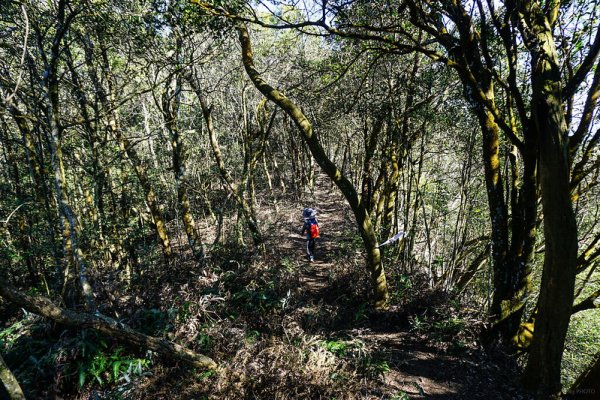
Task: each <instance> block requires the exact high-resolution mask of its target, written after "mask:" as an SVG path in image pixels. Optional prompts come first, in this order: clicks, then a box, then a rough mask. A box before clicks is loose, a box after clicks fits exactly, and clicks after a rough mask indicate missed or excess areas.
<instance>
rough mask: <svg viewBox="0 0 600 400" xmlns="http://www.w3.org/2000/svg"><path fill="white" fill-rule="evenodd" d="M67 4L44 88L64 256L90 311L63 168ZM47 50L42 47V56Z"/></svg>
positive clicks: (76, 225) (61, 7) (60, 8)
mask: <svg viewBox="0 0 600 400" xmlns="http://www.w3.org/2000/svg"><path fill="white" fill-rule="evenodd" d="M66 8H67V7H66V1H60V2H59V3H58V11H57V16H56V20H57V21H56V32H55V34H54V38H53V40H52V46H51V48H50V57H49V61H48V64H47V66H46V70H45V71H44V88H45V90H46V93H45V95H46V97H47V113H48V120H49V123H50V126H49V131H50V132H49V135H48V136H49V137H48V141H49V143H50V151H51V160H52V163H51V164H52V170H53V173H54V188H55V191H56V193H55V194H56V201H57V204H58V211H59V215H60V221H61V225H62V229H63V244H64V249H65V256H66V257H68V258H69V259H70V260H72V261H73V263H74V264H75V265H76V266H77V267H78V269H79V271H78V272H79V283H80V285H81V292H82V295H83V298H84V300H85V304H86V307H87V309H88V310H89V311H94V310H95V304H94V297H93V291H92V286H91V285H90V283H89V281H88V279H87V265H86V263H85V261H84V259H83V252H82V250H81V248H80V247H79V245H78V239H79V237H80V231H81V227H80V225H79V222H78V221H77V218H76V216H75V214H74V213H73V211H72V208H71V206H70V205H69V199H68V197H67V193H66V191H65V190H66V188H65V184H66V181H65V170H64V165H63V157H62V147H61V138H62V134H63V128H62V126H61V122H60V113H59V106H60V99H59V87H58V83H59V81H58V78H59V71H58V65H59V59H60V53H61V49H60V44H61V42H62V40H63V38H64V36H65V35H66V33H67V30H68V29H69V26H70V22H71V21H72V18H73V17H74V13H71V14H69V15H66ZM43 51H44V49H43V48H42V47H41V46H40V52H43ZM66 265H67V267H66V269H65V282H64V286H63V293H62V294H63V295H64V289H65V288H66V283H67V280H68V275H69V274H68V269H67V268H68V265H69V262H67V264H66Z"/></svg>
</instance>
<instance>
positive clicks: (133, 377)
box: [0, 209, 518, 399]
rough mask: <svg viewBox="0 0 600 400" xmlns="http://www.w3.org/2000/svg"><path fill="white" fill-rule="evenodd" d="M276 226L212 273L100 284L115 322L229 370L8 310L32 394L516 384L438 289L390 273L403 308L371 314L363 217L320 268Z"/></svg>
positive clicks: (224, 395)
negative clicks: (257, 245) (255, 246)
mask: <svg viewBox="0 0 600 400" xmlns="http://www.w3.org/2000/svg"><path fill="white" fill-rule="evenodd" d="M291 212H292V211H291V209H290V210H288V211H286V213H291ZM278 219H280V216H273V217H271V220H272V221H277V220H278ZM332 226H333V224H332ZM269 229H270V231H271V232H272V235H271V236H270V237H269V238H268V239H267V245H266V251H265V252H264V253H262V254H261V253H258V252H253V251H251V250H247V249H246V250H245V249H243V248H241V247H239V246H236V245H234V244H233V243H231V244H229V245H227V246H221V247H217V248H214V249H213V250H212V251H211V252H210V256H209V257H208V258H207V259H206V260H205V261H204V262H203V263H199V262H197V261H195V260H194V259H193V258H191V257H190V258H183V257H182V258H179V259H177V260H176V261H175V262H173V263H171V264H169V265H165V264H164V263H163V262H162V261H160V260H159V259H158V260H156V261H155V262H153V263H148V264H147V265H145V266H144V267H143V269H140V271H137V273H136V274H134V276H133V277H132V279H131V280H126V279H123V276H122V274H119V273H114V271H97V274H96V275H95V276H94V287H95V288H96V293H97V298H96V300H97V303H98V304H99V305H101V311H102V312H103V313H104V314H107V315H111V316H114V317H116V318H118V319H119V320H120V321H121V322H123V323H125V324H128V325H129V326H131V327H133V328H135V329H137V330H139V331H141V332H144V333H147V334H150V335H154V336H159V337H166V338H168V339H170V340H173V341H175V342H177V343H180V344H183V345H185V346H187V347H189V348H192V349H194V350H195V351H198V352H201V353H204V354H206V355H209V356H210V357H212V358H213V359H215V360H217V362H218V363H219V368H218V369H217V370H216V371H200V370H190V369H188V368H187V367H185V366H184V365H173V364H168V363H165V362H163V361H159V360H158V359H157V357H155V355H154V354H152V353H151V352H147V351H146V350H145V349H130V348H124V347H122V345H121V344H120V343H116V342H114V341H112V340H111V339H110V338H109V337H105V336H102V335H100V334H98V333H96V332H94V331H90V330H83V331H75V330H72V329H65V328H64V327H61V326H58V325H55V324H53V323H50V322H48V321H45V320H43V319H41V318H39V317H37V316H34V315H31V314H26V313H24V312H23V311H20V310H11V309H9V308H8V305H6V304H3V309H2V314H3V315H4V316H6V320H7V321H8V322H7V323H6V324H5V325H4V326H3V330H2V331H0V341H1V342H0V346H1V347H2V349H3V353H5V354H6V356H5V359H6V361H7V363H8V364H9V366H10V367H11V368H12V369H13V371H14V373H15V375H16V376H17V378H18V379H19V381H20V382H21V384H22V386H23V388H24V390H25V392H26V395H27V396H28V398H40V399H42V398H54V397H62V398H73V399H97V398H103V399H104V398H105V399H149V398H156V399H187V398H189V399H203V398H206V399H241V398H262V399H297V398H305V399H318V398H327V399H333V398H336V399H352V398H361V399H363V398H372V399H379V398H385V399H406V398H421V397H427V396H433V395H437V396H440V398H461V397H462V396H465V395H467V393H471V395H472V396H473V397H474V398H477V397H478V396H477V393H479V394H480V395H481V396H488V395H490V393H495V392H496V391H497V390H500V388H503V386H505V385H506V384H507V382H508V384H509V385H510V386H511V387H513V386H514V382H512V381H511V379H512V376H513V373H514V372H515V370H514V365H512V364H510V363H507V361H506V360H505V359H502V360H495V362H496V363H494V362H493V360H491V359H490V358H489V357H488V356H487V355H486V354H485V353H484V352H483V351H482V350H481V348H480V346H479V344H478V331H479V329H480V328H481V326H480V324H479V323H478V322H477V321H480V320H481V315H480V312H476V311H474V310H472V309H469V308H468V307H464V306H463V305H462V304H461V303H460V300H457V299H452V298H451V297H450V296H449V295H447V294H445V293H443V292H441V291H434V290H430V289H428V288H427V285H426V284H425V279H420V278H419V277H418V276H409V275H406V274H404V273H402V271H397V270H395V269H394V265H390V266H389V268H388V273H389V276H390V277H391V278H390V281H391V282H390V284H391V286H390V287H391V292H392V307H391V308H390V310H389V311H385V312H375V311H373V310H372V309H371V307H370V298H369V296H370V291H369V283H368V281H367V277H366V274H365V273H364V267H363V265H362V257H361V256H360V254H359V253H360V251H359V249H360V244H359V242H358V240H357V239H356V238H355V236H356V235H355V233H354V232H353V231H352V226H351V223H350V221H346V222H345V223H342V224H341V225H338V226H337V230H336V232H335V233H334V232H330V233H325V234H324V237H323V239H322V243H321V244H322V246H321V247H322V250H321V260H320V261H318V262H317V263H315V264H309V263H306V262H305V261H304V259H303V256H302V240H301V239H300V238H294V237H293V235H292V236H290V235H289V232H290V231H292V232H293V229H294V226H293V223H291V224H288V225H286V224H280V226H279V228H277V226H276V224H275V222H273V226H271V227H269ZM286 232H287V233H286ZM325 232H327V231H325ZM286 234H287V235H288V236H287V237H288V239H287V240H283V238H284V237H286ZM289 237H291V239H290V238H289ZM342 238H344V239H342ZM306 277H313V278H314V277H316V281H315V280H314V279H313V281H312V283H307V281H306V279H305V278H306ZM315 282H316V283H317V284H316V285H315ZM498 362H499V363H500V364H498ZM503 363H504V364H503ZM509 364H510V365H509ZM498 365H502V367H499V366H498ZM407 371H408V372H407ZM499 371H500V372H501V373H499ZM423 377H425V378H423ZM488 380H493V381H494V382H495V383H494V384H491V385H490V384H489V382H488ZM502 390H503V391H505V392H506V393H509V394H510V396H512V395H513V394H515V393H518V389H510V390H506V389H505V388H503V389H502ZM473 393H476V394H473ZM498 393H500V392H498Z"/></svg>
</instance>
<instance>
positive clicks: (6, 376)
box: [0, 354, 25, 400]
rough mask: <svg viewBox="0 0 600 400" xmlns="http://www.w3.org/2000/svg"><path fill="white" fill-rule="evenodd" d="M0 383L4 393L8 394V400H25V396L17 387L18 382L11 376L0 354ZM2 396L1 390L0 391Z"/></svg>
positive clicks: (18, 386)
mask: <svg viewBox="0 0 600 400" xmlns="http://www.w3.org/2000/svg"><path fill="white" fill-rule="evenodd" d="M0 382H2V385H3V386H4V389H5V390H6V393H7V394H8V399H9V400H25V394H23V390H22V389H21V386H20V385H19V381H17V378H15V376H14V375H13V373H12V372H11V370H10V369H8V365H6V363H5V362H4V359H3V358H2V355H1V354H0ZM0 395H2V390H0Z"/></svg>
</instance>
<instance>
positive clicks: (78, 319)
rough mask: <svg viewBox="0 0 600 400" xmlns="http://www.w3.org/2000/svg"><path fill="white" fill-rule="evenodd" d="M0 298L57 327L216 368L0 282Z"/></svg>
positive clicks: (117, 325) (190, 353)
mask: <svg viewBox="0 0 600 400" xmlns="http://www.w3.org/2000/svg"><path fill="white" fill-rule="evenodd" d="M0 296H1V297H3V298H5V299H6V300H7V301H9V302H11V303H13V304H14V305H15V306H17V307H20V308H23V309H25V310H27V311H29V312H31V313H34V314H37V315H41V316H43V317H45V318H49V319H51V320H53V321H54V322H57V323H59V324H63V325H66V326H70V327H73V328H75V329H84V328H91V329H95V330H97V331H99V332H102V333H104V334H106V335H108V336H110V337H111V338H112V339H114V340H117V341H120V342H123V343H126V344H127V345H129V346H133V347H138V348H142V349H150V350H152V351H155V352H156V353H158V354H159V355H161V356H162V357H164V358H166V359H171V360H175V361H179V360H180V361H183V362H185V363H186V364H188V365H190V366H192V367H196V368H203V369H204V368H208V369H214V368H216V367H217V364H216V363H215V362H214V361H213V360H212V359H210V358H209V357H206V356H204V355H202V354H198V353H195V352H193V351H191V350H189V349H187V348H185V347H183V346H180V345H178V344H176V343H173V342H170V341H168V340H163V339H159V338H155V337H152V336H147V335H144V334H142V333H139V332H136V331H134V330H133V329H131V328H129V327H127V326H126V325H124V324H122V323H121V322H118V321H116V320H114V319H112V318H109V317H106V316H104V315H101V314H99V313H96V314H85V313H80V312H76V311H72V310H68V309H64V308H61V307H58V306H56V305H54V304H53V303H52V302H51V301H50V300H49V299H47V298H45V297H42V296H30V295H27V294H24V293H21V292H19V291H18V290H17V289H16V288H14V287H13V286H11V285H10V284H8V283H6V282H5V281H0Z"/></svg>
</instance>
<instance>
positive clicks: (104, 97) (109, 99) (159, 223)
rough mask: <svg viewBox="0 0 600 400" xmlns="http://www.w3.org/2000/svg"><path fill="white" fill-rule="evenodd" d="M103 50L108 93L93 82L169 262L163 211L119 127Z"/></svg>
mask: <svg viewBox="0 0 600 400" xmlns="http://www.w3.org/2000/svg"><path fill="white" fill-rule="evenodd" d="M101 49H102V54H101V56H102V69H103V70H104V73H105V75H106V77H107V83H108V92H106V91H105V90H104V88H103V87H102V86H101V84H100V82H99V81H98V79H97V77H95V76H92V80H93V81H94V84H95V86H96V90H98V91H99V92H100V100H101V102H102V105H103V106H104V107H105V108H106V109H107V110H111V112H110V113H109V115H108V117H109V120H108V129H109V131H110V132H111V134H112V135H113V136H114V137H115V138H116V139H117V140H118V141H119V145H120V147H121V150H122V151H123V152H124V153H125V154H126V155H127V158H128V159H129V161H130V163H131V165H132V166H133V169H134V171H135V174H136V176H137V178H138V180H139V182H140V186H141V187H142V190H143V191H144V196H145V199H146V204H147V206H148V208H149V209H150V214H151V215H152V221H153V225H154V229H155V231H156V236H157V237H158V240H159V242H160V245H161V247H162V251H163V255H164V257H165V260H166V261H169V260H170V259H171V257H172V256H173V248H172V246H171V241H170V239H169V235H168V233H167V226H166V224H165V220H164V218H163V215H162V210H161V207H160V204H159V202H158V199H157V196H156V192H155V191H154V188H153V187H152V183H151V182H150V178H149V177H148V171H147V169H146V167H145V166H144V163H143V161H142V159H141V158H140V156H139V155H138V153H137V151H136V150H135V148H134V147H133V144H132V143H131V142H130V141H129V139H127V138H126V137H125V135H124V134H123V132H122V130H121V127H120V126H119V115H118V111H117V107H116V105H115V99H114V95H115V93H114V90H115V89H114V87H115V85H114V82H113V79H114V78H113V75H112V71H111V68H110V61H109V59H108V53H107V50H106V48H104V47H101Z"/></svg>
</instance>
